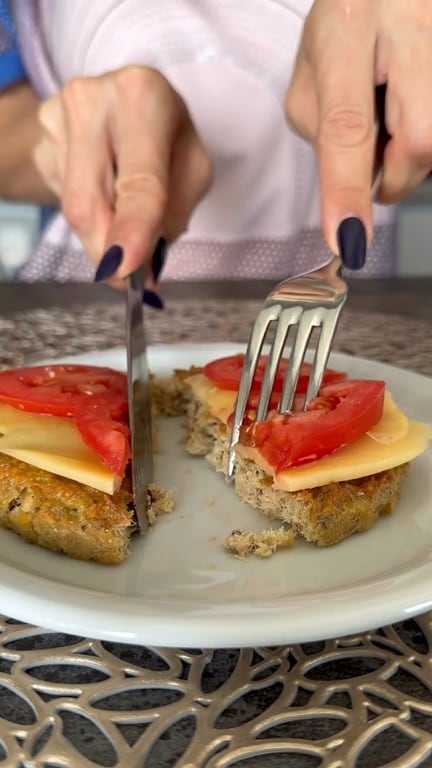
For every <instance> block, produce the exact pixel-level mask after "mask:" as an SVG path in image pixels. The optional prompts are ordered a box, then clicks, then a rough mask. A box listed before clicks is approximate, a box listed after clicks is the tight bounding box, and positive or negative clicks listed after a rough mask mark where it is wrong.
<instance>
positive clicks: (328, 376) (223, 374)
mask: <svg viewBox="0 0 432 768" xmlns="http://www.w3.org/2000/svg"><path fill="white" fill-rule="evenodd" d="M244 357H245V356H244V354H243V353H239V354H237V355H230V356H229V357H220V358H218V359H217V360H212V361H211V362H210V363H207V365H205V366H204V368H203V373H204V376H206V377H207V378H208V379H209V380H210V381H211V382H212V383H213V384H215V385H216V386H217V387H219V388H220V389H228V390H230V391H236V390H237V389H238V386H239V382H240V376H241V372H242V368H243V361H244ZM266 363H267V355H261V357H260V358H259V361H258V364H257V368H256V375H255V377H254V380H253V382H252V387H251V392H252V393H254V392H259V390H260V389H261V382H262V379H263V374H264V370H265V366H266ZM287 364H288V360H287V358H282V360H281V362H280V364H279V368H278V372H277V375H276V378H275V385H274V387H273V394H275V393H279V392H281V391H282V386H283V379H284V375H285V371H286V369H287ZM311 369H312V366H311V364H310V363H303V365H302V367H301V371H300V376H299V380H298V384H297V390H296V391H297V392H299V393H302V392H306V389H307V385H308V381H309V377H310V372H311ZM346 377H347V374H346V373H345V372H344V371H335V370H333V369H331V368H327V370H326V371H325V373H324V377H323V384H330V383H332V382H337V381H342V380H343V379H346Z"/></svg>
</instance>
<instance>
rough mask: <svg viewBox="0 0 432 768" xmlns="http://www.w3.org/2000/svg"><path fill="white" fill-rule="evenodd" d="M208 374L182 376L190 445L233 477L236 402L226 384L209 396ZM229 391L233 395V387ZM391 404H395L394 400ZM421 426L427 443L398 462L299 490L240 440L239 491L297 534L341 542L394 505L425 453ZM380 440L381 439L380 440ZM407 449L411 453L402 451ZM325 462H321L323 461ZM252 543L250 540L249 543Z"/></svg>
mask: <svg viewBox="0 0 432 768" xmlns="http://www.w3.org/2000/svg"><path fill="white" fill-rule="evenodd" d="M203 378H204V377H203V376H202V375H200V374H198V375H197V374H196V372H195V371H194V375H191V376H190V377H189V378H187V377H185V376H182V378H181V380H179V381H180V382H181V383H182V384H183V386H184V388H185V397H186V399H187V400H188V406H187V411H188V420H187V439H186V450H187V451H188V452H189V453H190V454H192V455H198V456H205V458H206V459H207V460H208V461H209V463H210V464H211V465H212V466H214V468H215V469H216V470H217V471H218V472H221V473H222V474H223V475H224V476H225V477H227V466H228V433H227V427H226V420H227V417H228V415H229V413H230V412H231V411H232V407H231V410H230V407H229V404H228V398H227V393H226V392H224V391H222V390H221V391H220V393H215V392H214V387H211V391H212V396H211V397H207V396H206V393H207V388H206V386H204V385H203V382H202V379H203ZM209 391H210V390H209ZM229 395H230V396H231V397H233V394H232V393H229ZM215 402H216V407H214V404H215ZM389 407H393V404H392V401H391V405H390V406H389ZM416 426H418V427H420V426H422V427H423V426H424V427H425V429H424V430H423V431H422V430H421V429H420V430H419V436H418V440H417V442H415V441H414V442H415V446H417V444H418V446H423V447H419V448H418V449H417V448H416V447H414V448H413V449H412V450H411V445H410V446H409V450H408V451H407V453H406V455H407V459H404V458H403V459H402V460H401V462H400V463H397V465H396V466H385V467H384V468H382V467H380V469H382V471H378V472H373V473H368V474H367V475H365V476H361V477H355V476H354V477H349V478H347V479H343V480H341V481H337V482H334V481H327V482H326V483H325V484H321V485H315V486H314V487H307V486H306V487H305V488H301V489H297V488H296V489H295V490H294V491H290V490H287V489H286V487H283V485H284V483H283V481H282V479H281V478H280V477H279V478H278V477H277V476H273V475H272V473H271V468H269V467H268V466H265V462H263V463H262V464H261V465H259V464H258V463H257V461H256V460H254V457H256V452H255V453H254V451H250V450H248V449H246V450H243V447H242V446H240V447H239V449H238V450H237V457H236V467H235V473H234V478H233V484H234V488H235V491H236V493H237V494H238V496H239V497H240V498H241V499H242V500H243V501H245V502H246V503H247V504H249V505H251V506H252V507H254V508H255V509H257V510H259V511H260V512H261V513H263V514H264V515H265V517H267V518H269V519H271V520H282V521H283V522H284V524H286V525H287V526H288V528H289V530H291V531H292V532H293V534H295V535H296V536H302V537H304V538H305V539H306V540H307V541H309V542H312V543H314V544H317V545H318V546H329V545H332V544H336V543H337V542H339V541H341V540H343V539H345V538H347V537H348V536H350V535H351V534H352V533H356V532H361V531H366V530H367V529H368V528H370V527H371V526H372V525H373V524H374V523H375V521H376V520H377V519H378V518H379V516H380V515H382V514H387V513H389V512H391V511H392V510H393V509H394V507H395V504H396V502H397V500H398V498H399V496H400V493H401V490H402V487H403V483H404V480H405V478H406V475H407V470H408V467H409V461H410V459H411V458H414V455H417V454H418V453H421V451H422V450H423V449H424V448H425V447H426V445H427V440H428V437H430V428H428V427H427V425H416V423H415V422H414V423H413V430H414V432H415V427H416ZM398 428H399V425H398ZM406 440H408V437H407V438H406ZM375 443H376V444H377V445H378V441H375ZM375 443H374V444H375ZM381 445H382V450H383V452H385V451H386V450H389V449H388V446H387V445H386V444H385V441H384V442H382V443H381ZM342 450H343V449H342ZM410 451H411V453H410ZM401 455H402V456H404V455H405V454H404V453H403V452H402V454H401ZM320 461H322V460H320ZM319 463H320V462H316V464H317V465H318V464H319ZM378 466H379V464H378ZM288 472H289V470H287V471H286V474H288ZM287 484H288V481H286V483H285V485H287ZM234 527H235V520H233V528H234ZM245 535H246V536H247V532H246V534H245ZM247 543H248V542H247V541H246V540H245V546H246V545H247ZM239 546H240V547H241V543H240V544H239Z"/></svg>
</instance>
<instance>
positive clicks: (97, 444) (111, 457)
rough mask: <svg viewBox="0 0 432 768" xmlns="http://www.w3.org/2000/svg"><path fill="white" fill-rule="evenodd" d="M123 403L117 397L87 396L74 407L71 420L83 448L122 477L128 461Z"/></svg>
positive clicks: (125, 412) (127, 427)
mask: <svg viewBox="0 0 432 768" xmlns="http://www.w3.org/2000/svg"><path fill="white" fill-rule="evenodd" d="M127 418H128V413H127V403H126V409H125V408H124V401H123V400H122V398H121V395H117V397H116V395H115V394H113V395H105V396H104V395H89V396H88V397H86V398H82V399H81V400H80V401H79V402H78V403H77V405H76V407H75V411H74V415H73V419H74V421H75V424H76V425H77V428H78V430H79V432H80V434H81V437H82V439H83V441H84V442H85V444H86V445H87V446H88V447H89V448H91V449H92V450H93V451H95V453H97V454H98V456H100V458H101V459H102V461H103V463H104V464H106V466H107V467H109V468H110V469H111V470H112V471H113V472H114V473H115V474H116V475H118V476H119V477H123V475H124V473H125V469H126V465H127V463H128V461H129V459H130V457H131V448H130V429H129V426H128V423H127Z"/></svg>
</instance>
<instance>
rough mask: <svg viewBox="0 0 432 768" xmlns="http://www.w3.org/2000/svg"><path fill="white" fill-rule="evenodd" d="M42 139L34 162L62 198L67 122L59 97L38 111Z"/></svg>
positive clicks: (43, 105) (43, 103) (50, 100)
mask: <svg viewBox="0 0 432 768" xmlns="http://www.w3.org/2000/svg"><path fill="white" fill-rule="evenodd" d="M38 121H39V124H40V126H41V127H42V138H41V139H40V141H39V143H38V144H37V145H36V147H35V150H34V161H35V163H36V166H37V168H38V170H39V172H40V173H41V174H42V177H43V178H44V179H45V181H46V182H47V184H48V185H49V186H50V187H51V189H52V190H53V191H54V192H55V193H56V195H58V196H60V194H61V189H62V183H63V178H64V173H65V167H66V149H67V131H66V120H65V114H64V110H63V106H62V103H61V99H60V97H59V96H53V97H52V98H50V99H47V100H46V101H44V102H42V104H41V106H40V107H39V110H38Z"/></svg>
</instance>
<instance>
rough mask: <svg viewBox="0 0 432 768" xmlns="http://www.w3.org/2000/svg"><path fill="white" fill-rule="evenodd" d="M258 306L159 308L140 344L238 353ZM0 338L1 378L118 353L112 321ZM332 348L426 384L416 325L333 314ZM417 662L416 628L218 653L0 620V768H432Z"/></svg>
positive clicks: (36, 319) (423, 622) (109, 313)
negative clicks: (43, 362) (225, 346)
mask: <svg viewBox="0 0 432 768" xmlns="http://www.w3.org/2000/svg"><path fill="white" fill-rule="evenodd" d="M257 307H258V304H257V302H255V301H245V302H242V303H241V304H239V303H237V302H236V303H234V302H229V301H225V302H222V301H210V302H205V303H203V302H200V301H193V302H190V303H188V305H187V306H186V305H185V304H184V303H183V302H175V301H173V302H171V303H170V305H169V307H168V309H167V310H166V312H164V313H162V314H156V313H150V312H149V313H148V317H147V320H148V328H149V335H150V340H151V342H153V343H175V342H180V341H188V342H193V341H197V342H203V341H204V342H205V341H209V342H212V341H227V340H229V341H245V340H246V338H247V336H248V333H249V330H250V325H251V322H252V318H253V316H254V314H255V312H256V310H257ZM0 336H1V345H0V364H1V365H15V364H19V363H21V362H22V361H23V359H27V358H28V356H33V355H35V354H36V355H37V354H41V355H44V356H49V357H51V356H52V357H54V356H56V355H58V354H59V352H60V354H63V355H66V354H67V355H70V354H75V353H79V352H85V351H91V350H100V349H106V348H110V347H113V346H114V347H116V346H121V345H122V343H123V337H124V316H123V308H122V307H121V306H119V305H115V306H107V305H103V304H101V305H96V306H92V307H89V306H82V307H75V308H73V309H72V310H70V311H64V310H63V309H60V308H54V309H49V310H43V309H39V310H36V311H33V312H25V313H19V314H18V313H17V314H15V315H14V316H8V317H7V318H0ZM335 349H337V350H338V351H341V352H345V353H348V354H356V355H361V356H365V357H369V358H371V359H376V360H381V361H386V362H389V363H391V364H393V365H398V366H400V367H403V368H407V369H412V370H416V371H418V372H420V373H423V374H426V375H429V376H432V348H431V344H430V327H429V324H428V323H427V322H426V321H424V320H417V319H414V318H412V317H401V316H398V315H388V314H385V315H384V314H380V313H365V312H362V311H357V310H351V309H350V308H347V309H346V310H345V312H344V316H343V319H342V322H341V325H340V327H339V331H338V335H337V339H336V343H335ZM191 362H192V361H191ZM323 609H324V607H323ZM431 648H432V615H431V614H426V615H424V616H420V617H418V618H416V619H415V620H413V619H410V620H407V621H405V622H401V623H399V624H395V625H394V626H391V627H385V628H383V629H378V630H373V631H370V632H367V633H363V634H360V635H356V636H350V637H345V638H339V639H336V640H332V641H326V642H322V643H303V644H301V645H296V646H290V647H277V648H255V649H230V650H226V649H201V650H200V649H196V650H191V649H180V648H171V649H167V648H142V647H137V646H130V645H129V646H128V645H124V644H116V643H108V642H100V641H95V640H91V639H86V638H79V637H72V636H68V635H62V634H59V633H52V632H47V631H45V630H43V629H40V628H38V627H34V626H30V625H27V624H23V623H21V622H17V621H15V620H13V619H9V618H7V617H0V766H3V765H4V766H6V767H7V768H48V766H49V767H50V768H94V766H122V768H123V766H124V767H125V768H142V767H143V766H145V768H170V767H171V766H180V768H233V767H234V766H235V767H236V768H282V766H284V767H286V768H318V766H319V767H320V768H345V767H347V768H350V766H353V768H354V767H355V768H378V767H379V766H384V765H386V766H389V767H391V768H414V767H415V768H418V767H419V766H422V768H432V661H431Z"/></svg>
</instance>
